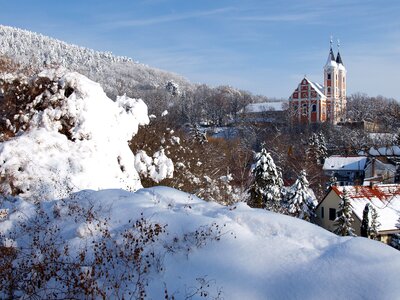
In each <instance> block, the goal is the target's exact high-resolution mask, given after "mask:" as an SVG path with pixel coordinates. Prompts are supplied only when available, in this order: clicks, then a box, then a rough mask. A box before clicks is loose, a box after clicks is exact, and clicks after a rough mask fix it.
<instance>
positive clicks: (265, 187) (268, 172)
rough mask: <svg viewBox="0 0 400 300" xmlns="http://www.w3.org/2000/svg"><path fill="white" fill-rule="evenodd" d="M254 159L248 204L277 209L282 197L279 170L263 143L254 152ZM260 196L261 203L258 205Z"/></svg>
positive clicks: (281, 181)
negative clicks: (256, 151) (259, 148)
mask: <svg viewBox="0 0 400 300" xmlns="http://www.w3.org/2000/svg"><path fill="white" fill-rule="evenodd" d="M255 161H256V162H255V166H254V168H253V170H252V175H253V182H252V184H251V186H250V189H249V193H250V199H249V205H251V206H254V207H260V206H262V207H263V208H266V209H270V210H274V211H277V210H279V206H280V205H279V204H280V200H281V199H282V186H283V180H282V174H281V171H280V170H279V168H278V167H277V166H276V165H275V163H274V160H273V159H272V157H271V155H270V153H268V152H267V150H266V149H265V145H262V148H261V151H260V152H258V153H256V155H255ZM261 197H262V205H260V200H261Z"/></svg>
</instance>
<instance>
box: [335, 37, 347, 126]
mask: <svg viewBox="0 0 400 300" xmlns="http://www.w3.org/2000/svg"><path fill="white" fill-rule="evenodd" d="M337 47H338V54H337V56H336V64H337V66H338V100H339V115H338V117H339V120H340V119H344V118H345V117H346V105H347V100H346V77H347V76H346V73H347V71H346V68H345V67H344V64H343V61H342V57H341V56H340V51H339V48H340V44H339V41H338V44H337Z"/></svg>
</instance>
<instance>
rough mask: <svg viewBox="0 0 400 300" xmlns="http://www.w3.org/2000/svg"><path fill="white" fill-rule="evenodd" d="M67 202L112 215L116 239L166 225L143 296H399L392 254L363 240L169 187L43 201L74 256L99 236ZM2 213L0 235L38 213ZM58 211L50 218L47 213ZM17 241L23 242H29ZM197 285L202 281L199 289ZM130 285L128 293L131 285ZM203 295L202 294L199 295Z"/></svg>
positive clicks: (22, 205) (397, 257)
mask: <svg viewBox="0 0 400 300" xmlns="http://www.w3.org/2000/svg"><path fill="white" fill-rule="evenodd" d="M68 203H70V204H71V203H74V205H76V204H77V203H79V205H81V206H82V207H86V208H88V207H90V208H91V210H92V211H94V212H96V214H97V219H99V220H105V219H106V218H109V220H110V221H109V223H108V224H109V225H108V228H109V230H110V232H111V235H112V236H115V237H117V236H118V233H119V232H122V231H123V230H124V229H125V228H126V226H128V225H129V220H137V219H140V218H142V217H143V218H145V219H147V220H150V221H151V222H153V223H158V224H160V225H167V226H166V232H165V233H163V234H161V235H160V236H159V238H158V239H156V240H155V242H154V243H151V245H149V246H148V247H147V248H146V249H150V248H151V249H152V251H154V252H155V253H156V255H155V259H154V261H153V260H152V261H151V264H152V267H151V268H150V271H149V272H148V273H147V274H146V275H145V276H143V278H144V277H145V278H146V280H147V283H148V286H147V287H146V294H147V298H148V299H161V298H163V297H164V292H165V290H167V291H168V294H169V296H171V295H174V297H175V299H185V298H186V297H188V296H189V295H191V294H195V295H194V299H199V298H210V299H212V298H213V297H217V296H218V294H220V295H219V296H220V297H223V299H396V298H397V296H398V295H399V293H400V286H399V285H398V282H397V281H398V276H399V275H400V254H399V252H398V251H397V250H394V249H392V248H390V247H388V246H385V245H383V244H381V243H379V242H376V241H371V240H367V239H364V238H350V237H347V238H341V237H337V236H335V235H333V234H332V233H329V232H327V231H325V230H323V229H322V228H319V227H317V226H315V225H312V224H309V223H307V222H304V221H301V220H299V219H296V218H291V217H288V216H283V215H278V214H275V213H271V212H268V211H265V210H260V209H252V208H249V207H248V206H247V205H246V204H243V203H240V204H237V205H236V206H232V207H224V206H221V205H218V204H215V203H207V202H204V201H202V200H200V199H198V198H196V197H194V196H192V195H188V194H186V193H183V192H179V191H177V190H174V189H171V188H166V187H156V188H152V189H142V190H139V191H137V192H136V193H129V192H125V191H122V190H103V191H98V192H94V191H82V192H80V193H78V194H75V195H74V196H73V197H72V198H70V199H66V200H65V201H60V200H59V201H52V202H47V203H44V204H43V205H42V209H43V211H45V212H46V215H50V222H49V224H48V227H49V228H51V227H52V226H58V228H60V229H61V231H60V236H61V237H62V239H63V240H66V243H68V245H69V249H70V252H71V253H74V252H75V251H77V252H78V249H82V248H84V246H85V245H88V244H89V245H90V241H91V240H92V239H93V238H96V236H97V237H98V235H99V234H100V232H99V230H98V229H96V227H95V226H94V225H93V224H94V223H95V222H93V221H92V222H87V221H86V220H85V219H84V218H71V216H69V213H70V211H71V209H70V208H68ZM7 207H8V209H9V211H14V212H15V213H13V214H10V215H9V217H8V220H6V221H3V222H1V223H0V224H1V226H0V229H1V231H2V232H3V233H4V232H7V231H8V230H9V229H11V228H15V227H17V222H18V221H19V220H20V219H19V218H18V217H17V215H18V214H19V215H21V213H20V211H24V212H25V215H26V216H25V217H24V218H23V219H24V220H27V219H28V217H29V216H32V215H35V206H34V205H33V204H29V203H27V202H25V201H22V200H18V201H17V202H15V203H8V204H7ZM55 207H57V208H58V210H59V214H58V216H57V217H53V215H54V213H53V212H54V209H55ZM31 218H32V217H31ZM26 222H27V223H28V221H26ZM212 224H217V225H218V226H219V227H218V228H221V229H220V231H219V229H218V228H217V226H216V225H212ZM207 228H211V229H214V233H210V232H209V231H208V230H207ZM196 230H203V232H205V237H204V238H201V235H199V236H198V237H197V238H196V237H194V236H193V233H194V232H195V231H196ZM25 239H26V238H25ZM16 243H17V244H20V245H23V244H26V240H24V238H20V239H17V240H16ZM89 248H90V247H89ZM88 252H89V253H90V251H88ZM107 267H108V268H110V269H111V266H110V265H106V268H107ZM133 282H134V281H133ZM202 282H206V284H204V286H203V288H202V287H201V285H202ZM207 285H208V286H207ZM128 286H129V287H130V288H131V289H132V290H133V289H134V288H135V286H134V284H133V283H130V285H129V284H128ZM200 291H203V292H207V295H208V296H209V297H201V296H200ZM115 296H116V294H113V292H111V291H110V293H109V294H108V297H115Z"/></svg>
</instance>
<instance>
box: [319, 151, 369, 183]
mask: <svg viewBox="0 0 400 300" xmlns="http://www.w3.org/2000/svg"><path fill="white" fill-rule="evenodd" d="M367 163H368V158H367V157H366V156H339V155H333V156H330V157H328V158H326V159H325V162H324V165H323V167H322V169H323V170H324V173H325V175H326V176H328V177H330V178H336V182H337V185H340V186H344V185H362V184H363V181H364V177H365V168H366V166H367Z"/></svg>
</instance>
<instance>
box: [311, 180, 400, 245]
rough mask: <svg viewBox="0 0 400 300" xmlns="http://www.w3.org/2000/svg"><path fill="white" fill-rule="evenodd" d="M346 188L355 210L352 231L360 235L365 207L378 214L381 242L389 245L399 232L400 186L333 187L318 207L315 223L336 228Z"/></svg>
mask: <svg viewBox="0 0 400 300" xmlns="http://www.w3.org/2000/svg"><path fill="white" fill-rule="evenodd" d="M344 189H346V191H347V193H348V196H349V199H350V203H351V205H352V209H353V214H352V216H353V219H354V222H353V224H352V228H353V229H354V230H355V234H356V235H358V236H360V235H361V222H362V218H363V210H364V208H365V205H366V204H370V205H371V206H372V207H373V208H375V209H376V211H377V213H378V222H379V223H380V226H379V227H378V239H379V240H380V241H382V242H384V243H386V244H389V243H390V241H391V237H392V235H393V234H395V233H400V230H399V228H397V226H396V224H398V220H399V216H400V215H399V212H400V185H398V184H381V185H370V186H346V187H344V186H332V187H331V188H330V190H329V192H328V193H327V195H326V196H325V197H324V198H323V199H322V201H321V202H320V203H319V204H318V206H317V207H316V215H317V216H316V223H317V224H318V225H319V226H321V227H323V228H325V229H327V230H329V231H333V230H334V229H335V222H334V221H335V219H336V217H337V211H338V209H339V203H340V201H341V196H342V195H343V191H344Z"/></svg>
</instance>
